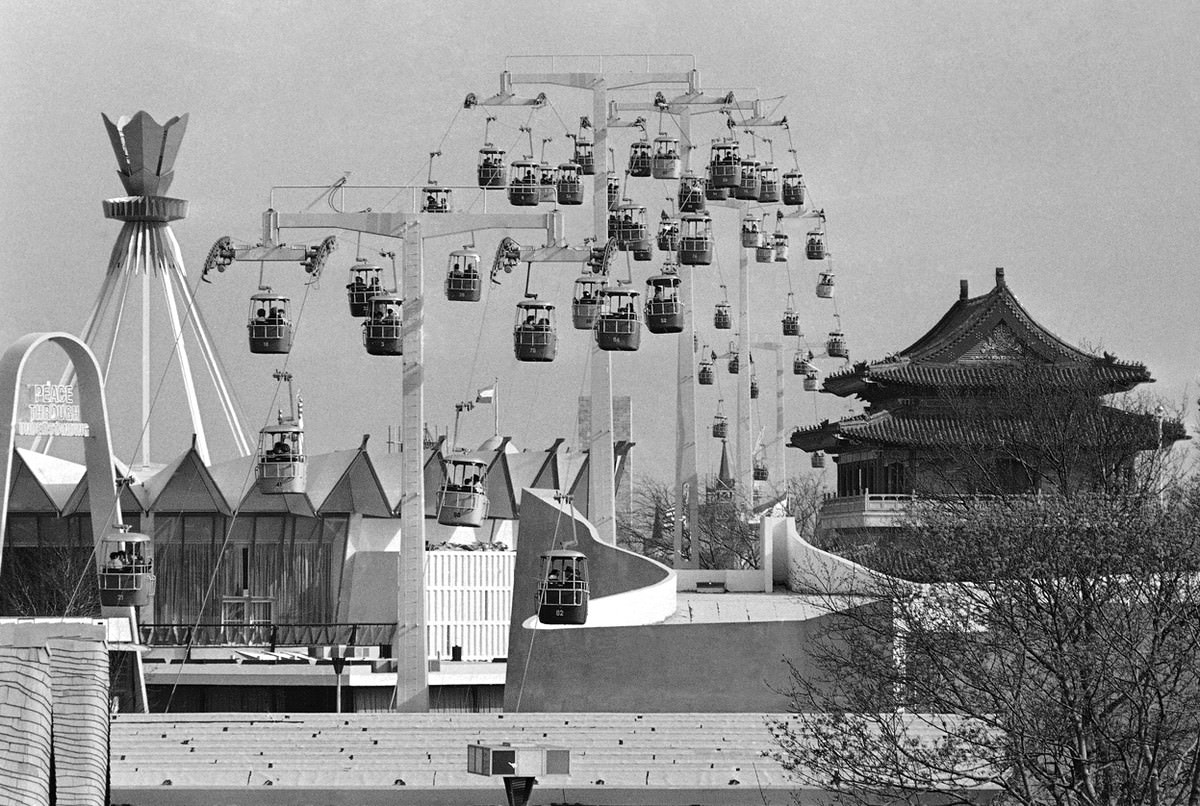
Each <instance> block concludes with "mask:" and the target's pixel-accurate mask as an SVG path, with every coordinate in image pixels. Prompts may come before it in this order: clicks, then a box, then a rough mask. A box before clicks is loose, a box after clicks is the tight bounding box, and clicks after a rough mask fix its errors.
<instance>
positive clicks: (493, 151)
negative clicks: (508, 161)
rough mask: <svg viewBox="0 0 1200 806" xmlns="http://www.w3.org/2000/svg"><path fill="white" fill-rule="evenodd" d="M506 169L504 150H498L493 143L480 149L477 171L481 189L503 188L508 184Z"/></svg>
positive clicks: (486, 144) (485, 144)
mask: <svg viewBox="0 0 1200 806" xmlns="http://www.w3.org/2000/svg"><path fill="white" fill-rule="evenodd" d="M506 173H507V172H506V169H505V167H504V150H503V149H500V148H496V147H495V146H493V145H492V144H491V143H484V145H483V148H481V149H479V168H478V171H477V175H478V180H479V186H480V187H481V188H503V187H504V186H505V185H506V184H508V181H507V178H506Z"/></svg>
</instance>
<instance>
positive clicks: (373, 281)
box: [346, 258, 383, 317]
mask: <svg viewBox="0 0 1200 806" xmlns="http://www.w3.org/2000/svg"><path fill="white" fill-rule="evenodd" d="M358 261H359V262H358V263H356V264H355V265H353V266H351V267H350V282H348V283H346V299H347V300H348V301H349V302H350V315H351V316H358V317H363V316H366V315H367V313H368V312H369V305H368V302H370V299H371V297H374V296H378V295H379V294H382V293H383V285H382V283H381V282H380V279H379V278H380V276H381V275H382V273H383V269H382V268H381V267H379V266H374V265H372V264H370V263H367V261H366V258H359V259H358Z"/></svg>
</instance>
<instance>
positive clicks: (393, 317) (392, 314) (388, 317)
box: [383, 305, 400, 323]
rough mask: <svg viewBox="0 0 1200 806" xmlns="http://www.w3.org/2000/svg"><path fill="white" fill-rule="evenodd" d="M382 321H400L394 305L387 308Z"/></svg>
mask: <svg viewBox="0 0 1200 806" xmlns="http://www.w3.org/2000/svg"><path fill="white" fill-rule="evenodd" d="M383 321H385V322H388V323H392V322H398V321H400V317H399V316H398V315H397V314H396V306H395V305H389V306H387V310H386V312H385V313H384V315H383Z"/></svg>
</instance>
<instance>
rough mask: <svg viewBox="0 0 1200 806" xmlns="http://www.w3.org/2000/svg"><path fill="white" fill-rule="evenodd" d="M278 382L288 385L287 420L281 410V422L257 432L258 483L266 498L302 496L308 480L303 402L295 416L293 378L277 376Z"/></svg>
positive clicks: (256, 470) (256, 471) (256, 469)
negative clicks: (283, 495)
mask: <svg viewBox="0 0 1200 806" xmlns="http://www.w3.org/2000/svg"><path fill="white" fill-rule="evenodd" d="M275 378H276V379H277V380H286V381H287V384H288V406H289V410H288V416H287V417H284V416H283V410H282V409H280V411H279V416H278V422H277V423H276V424H275V425H268V426H266V427H265V428H263V429H262V431H259V432H258V461H257V463H256V465H255V483H256V485H257V487H258V491H259V492H260V493H262V494H263V495H282V494H284V493H302V492H304V490H305V485H306V481H307V478H308V463H307V461H306V457H305V453H304V414H303V408H304V402H303V401H301V400H297V401H296V406H295V416H294V417H293V415H292V409H291V400H292V376H291V373H288V372H276V373H275Z"/></svg>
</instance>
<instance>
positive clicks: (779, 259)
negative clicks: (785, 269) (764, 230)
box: [771, 229, 789, 263]
mask: <svg viewBox="0 0 1200 806" xmlns="http://www.w3.org/2000/svg"><path fill="white" fill-rule="evenodd" d="M771 244H772V246H773V247H774V249H775V262H776V263H787V259H788V251H789V247H788V235H787V233H786V232H784V231H783V230H781V229H777V230H775V232H774V233H773V234H772V235H771Z"/></svg>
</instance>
